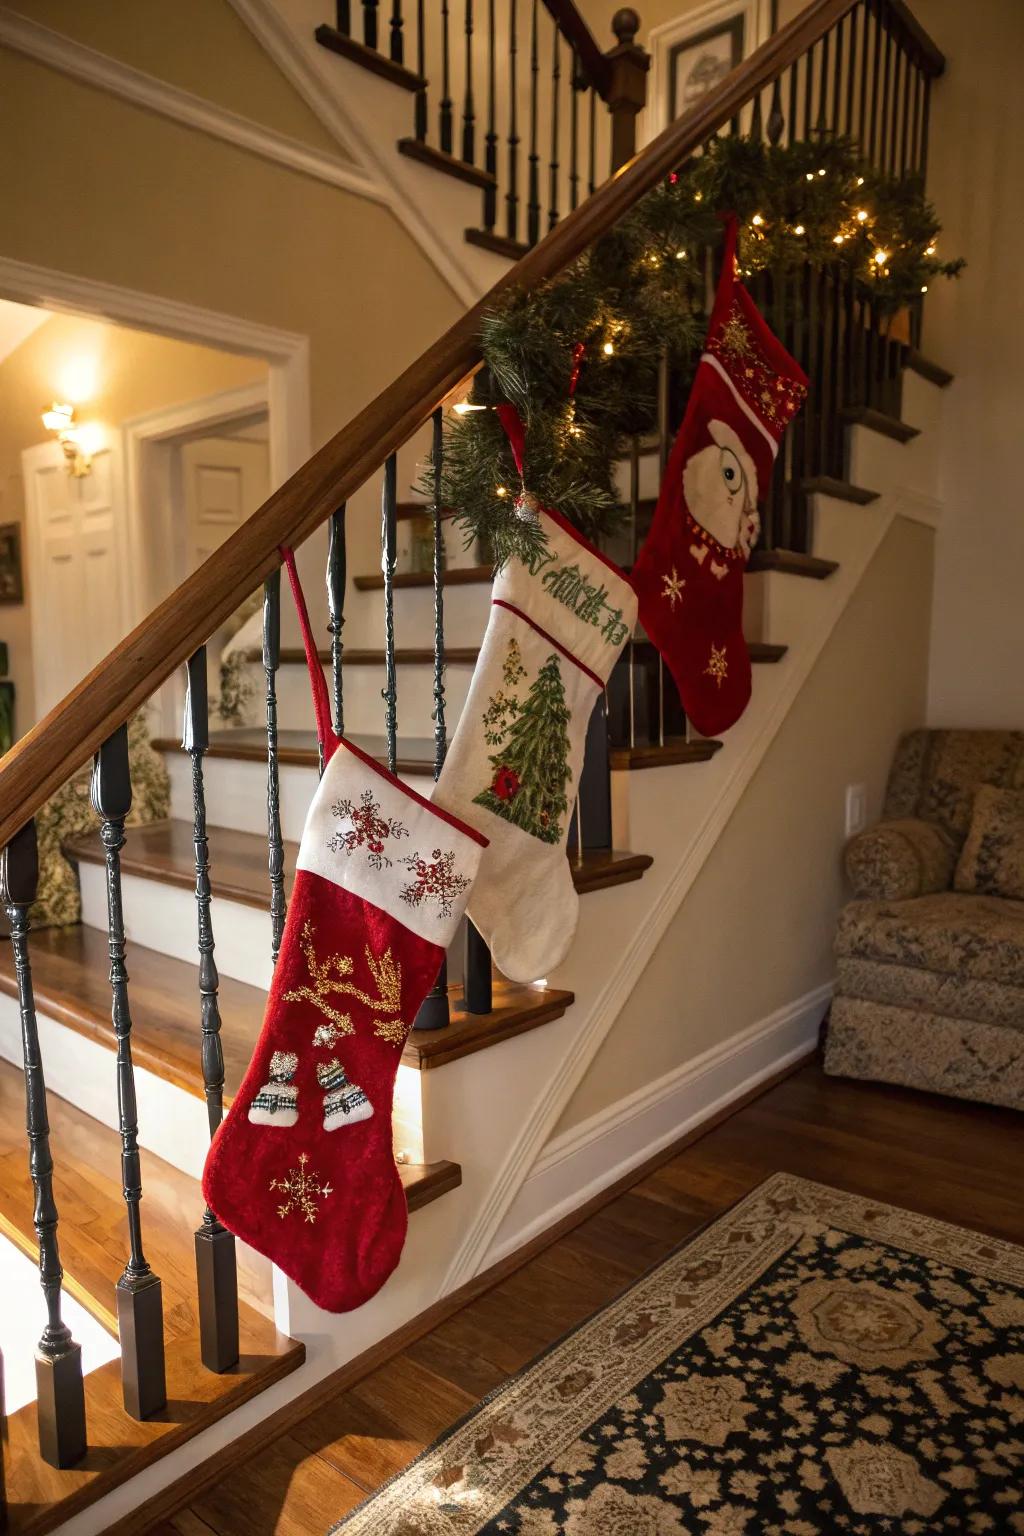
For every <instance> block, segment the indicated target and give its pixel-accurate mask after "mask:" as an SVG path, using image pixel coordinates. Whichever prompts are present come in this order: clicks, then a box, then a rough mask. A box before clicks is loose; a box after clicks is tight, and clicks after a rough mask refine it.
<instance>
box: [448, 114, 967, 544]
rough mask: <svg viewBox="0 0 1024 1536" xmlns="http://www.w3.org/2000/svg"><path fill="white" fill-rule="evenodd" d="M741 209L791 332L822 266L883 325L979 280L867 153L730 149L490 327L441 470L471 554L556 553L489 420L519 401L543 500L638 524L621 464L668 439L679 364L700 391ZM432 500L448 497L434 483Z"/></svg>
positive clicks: (635, 213) (592, 516) (530, 468)
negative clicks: (945, 288) (647, 439)
mask: <svg viewBox="0 0 1024 1536" xmlns="http://www.w3.org/2000/svg"><path fill="white" fill-rule="evenodd" d="M726 210H728V211H731V212H734V213H735V214H736V216H737V219H738V221H739V224H740V238H739V245H738V251H737V260H738V263H739V266H740V270H741V271H742V272H743V274H744V275H745V276H749V277H753V276H754V275H755V274H758V273H761V272H767V273H770V274H771V278H772V281H773V289H774V293H775V298H774V300H773V309H772V320H773V324H775V325H778V324H779V323H780V321H781V322H783V323H784V322H785V320H786V318H787V317H793V316H797V315H799V313H800V310H801V305H802V303H803V299H802V283H801V282H800V281H796V280H794V279H795V278H796V277H797V276H800V277H802V276H803V274H804V273H806V271H807V270H808V268H810V269H811V270H812V271H829V272H832V273H834V274H835V275H836V276H837V278H839V279H840V280H842V281H844V282H845V283H846V285H847V291H848V292H849V293H850V296H851V299H852V301H853V303H854V304H855V305H857V306H859V307H860V309H861V311H862V313H863V314H864V315H865V316H867V317H869V323H872V324H876V323H881V322H882V320H883V319H884V317H886V316H891V315H892V314H894V313H896V312H898V311H899V310H901V309H903V308H906V307H907V306H912V305H914V304H917V303H920V302H921V296H922V295H923V294H924V293H926V292H927V291H928V287H929V285H930V283H931V282H932V281H934V279H935V278H936V277H939V276H946V277H953V276H956V274H957V273H958V272H959V271H960V269H961V267H962V265H963V263H962V262H960V261H955V260H953V261H945V260H943V259H942V258H941V257H940V255H939V250H938V236H939V232H940V225H939V221H938V218H937V216H936V213H935V210H934V209H933V208H932V207H931V205H930V204H929V203H928V201H927V199H926V198H925V196H924V191H923V188H922V186H921V184H920V181H919V180H917V179H915V178H914V177H895V176H889V175H885V174H883V173H880V172H878V171H877V170H875V169H874V168H873V167H871V166H870V165H867V164H865V163H863V162H862V161H861V160H860V158H859V156H858V153H857V149H856V146H855V145H854V144H853V143H852V142H851V141H850V140H847V139H839V138H821V139H816V140H814V141H813V142H811V141H809V142H800V143H795V144H792V145H787V146H777V145H776V146H773V145H769V144H765V143H757V142H754V141H753V140H751V139H747V138H743V137H742V136H732V137H724V138H720V139H716V140H713V141H712V142H711V144H710V145H709V146H708V147H707V148H706V149H705V151H704V152H703V153H702V154H700V155H699V156H696V157H694V158H693V159H692V160H690V161H689V162H688V163H687V165H686V166H685V167H683V168H681V169H680V170H679V171H678V172H677V173H675V174H674V175H672V176H670V177H669V178H667V180H666V181H665V182H663V183H662V184H661V185H659V186H658V187H656V188H655V189H654V190H653V191H652V192H650V193H648V194H647V196H646V197H644V198H642V199H641V200H640V202H639V203H637V204H636V206H635V207H634V208H633V209H632V210H631V211H630V213H629V214H628V215H627V216H626V217H625V218H624V219H623V220H621V221H620V222H619V223H618V224H617V225H616V226H615V227H614V228H613V229H612V230H611V231H610V232H609V233H608V234H607V235H605V236H603V237H602V238H601V239H600V240H598V241H596V242H595V244H594V245H593V246H591V247H590V249H589V250H588V251H587V252H586V253H585V254H584V255H583V256H582V257H580V258H579V259H578V260H577V261H576V262H575V263H573V265H572V266H571V267H570V268H568V269H567V270H566V271H565V272H563V273H562V274H560V275H559V276H558V277H557V278H554V279H552V280H551V281H550V282H547V283H544V284H541V285H539V286H538V287H536V288H534V289H531V291H530V292H528V293H524V292H517V291H513V292H512V293H510V294H509V295H508V296H507V297H506V298H505V299H504V300H503V302H502V305H501V307H500V309H496V310H494V311H493V312H491V313H490V314H488V315H487V316H486V317H485V319H484V321H483V324H482V327H481V336H480V342H481V348H482V352H483V357H484V360H485V363H486V365H487V366H486V368H485V369H483V370H481V372H480V373H478V374H477V376H476V379H475V380H474V384H473V389H472V391H471V393H470V395H469V397H468V399H467V400H465V401H462V402H460V404H459V406H457V407H456V411H455V413H454V414H453V415H452V416H451V417H449V419H448V423H447V426H446V431H445V442H444V456H443V460H442V465H441V493H442V497H443V503H444V505H445V506H449V507H453V508H455V509H456V512H455V515H456V519H457V522H458V523H459V524H460V525H461V527H462V530H463V532H464V534H465V537H466V542H467V544H469V543H471V542H472V541H474V540H477V539H479V540H482V541H484V543H485V546H486V547H487V548H488V550H489V551H490V552H492V553H493V555H494V557H495V559H496V560H497V561H498V563H501V562H502V561H504V560H505V559H506V558H507V557H508V555H509V554H510V553H512V552H515V553H517V554H519V555H520V556H522V557H524V558H529V557H530V555H531V553H532V552H533V551H534V547H535V545H536V543H537V541H538V538H539V535H538V532H537V529H536V525H535V523H534V522H533V521H532V520H531V519H529V518H528V517H522V516H520V515H518V514H517V510H516V506H517V501H518V498H519V486H520V479H519V475H518V473H517V471H516V468H515V464H514V461H513V458H512V453H511V450H510V448H509V445H508V442H507V440H506V438H505V433H504V430H503V428H502V426H501V423H500V421H499V420H498V417H497V415H496V413H495V412H494V411H493V410H489V409H487V408H486V407H488V406H491V405H494V404H498V403H500V402H502V401H508V402H510V403H511V404H512V405H514V406H515V407H516V409H517V411H518V412H519V415H520V417H521V418H522V420H523V423H524V426H525V431H526V463H527V478H528V481H529V485H530V489H531V491H532V492H533V493H534V495H535V496H536V498H537V499H538V500H539V501H541V502H543V503H545V504H547V505H550V506H554V507H557V508H559V509H560V510H561V511H562V512H563V513H564V514H565V515H566V516H567V517H569V518H570V519H571V520H572V521H573V522H574V523H575V524H576V525H577V526H578V527H579V528H580V529H581V530H582V532H584V533H585V534H586V535H587V536H588V537H591V538H596V537H600V536H601V535H603V534H607V533H610V532H612V531H614V528H615V527H616V525H617V523H618V521H619V519H620V517H621V515H622V514H621V510H620V503H621V496H620V495H619V493H618V491H617V490H616V487H615V467H616V463H617V461H618V460H620V459H622V458H623V457H624V456H625V455H626V453H627V452H628V444H629V440H630V439H631V438H632V437H633V436H634V435H635V434H641V435H642V434H644V433H646V432H649V431H650V430H651V429H652V427H653V426H654V424H655V420H656V399H657V381H658V370H659V367H660V366H661V360H662V358H663V357H667V361H668V365H669V367H670V369H671V373H672V377H673V378H674V379H676V380H678V381H679V384H680V386H681V389H683V390H685V388H686V386H687V384H688V380H689V377H690V376H691V375H692V371H693V368H694V367H695V365H696V360H697V358H698V357H699V354H700V348H701V345H702V342H703V337H704V333H705V330H706V324H707V315H706V308H707V303H708V300H709V298H710V295H711V283H710V267H709V263H708V258H707V253H708V251H709V250H710V249H713V248H714V247H715V246H716V245H717V244H718V242H719V240H720V236H721V217H720V215H721V213H722V212H724V211H726ZM424 489H425V491H426V492H427V494H429V495H432V493H433V492H432V470H428V471H427V472H426V474H425V476H424Z"/></svg>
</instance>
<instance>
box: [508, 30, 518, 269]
mask: <svg viewBox="0 0 1024 1536" xmlns="http://www.w3.org/2000/svg"><path fill="white" fill-rule="evenodd" d="M516 12H517V0H510V7H509V21H508V25H509V33H508V191H507V192H506V193H505V233H506V234H507V235H508V238H509V239H510V240H518V238H519V131H518V130H519V85H518V79H517V74H518V62H519V43H518V35H517V32H516Z"/></svg>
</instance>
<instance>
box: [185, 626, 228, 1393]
mask: <svg viewBox="0 0 1024 1536" xmlns="http://www.w3.org/2000/svg"><path fill="white" fill-rule="evenodd" d="M185 671H186V676H187V679H188V686H187V690H186V693H185V725H184V730H183V733H182V741H181V745H182V747H183V748H184V750H185V751H186V752H187V753H188V754H189V756H190V757H191V759H192V843H193V847H194V849H195V862H196V922H197V927H198V936H197V947H198V949H199V997H200V1005H199V1006H200V1023H201V1028H202V1032H203V1039H202V1067H203V1092H204V1093H205V1095H206V1113H207V1118H208V1120H209V1125H210V1135H211V1137H212V1136H213V1133H214V1131H216V1129H217V1127H218V1126H219V1125H220V1122H221V1120H222V1119H223V1117H224V1051H223V1048H222V1046H221V1039H220V1001H219V997H218V993H219V990H220V977H219V976H218V974H217V962H216V960H215V959H214V957H213V951H214V941H213V918H212V916H211V913H210V899H211V895H212V892H211V890H210V845H209V842H208V841H207V836H206V788H205V785H204V783H203V756H204V754H205V752H206V750H207V748H208V747H209V745H210V725H209V713H208V709H207V697H206V647H205V645H204V646H202V647H201V648H200V649H199V650H198V651H197V652H196V653H195V655H194V656H193V657H192V658H191V660H190V661H188V662H187V663H186V666H185ZM195 1246H196V1281H197V1284H198V1288H199V1352H200V1356H201V1358H202V1362H203V1364H204V1365H205V1366H206V1368H207V1370H209V1371H218V1372H219V1371H226V1370H229V1369H230V1367H231V1366H233V1365H235V1364H237V1361H238V1272H237V1266H236V1262H235V1239H234V1237H233V1236H232V1235H231V1233H230V1232H229V1231H228V1230H227V1228H226V1227H223V1226H221V1224H220V1222H219V1221H218V1220H217V1218H216V1216H215V1215H214V1214H213V1212H212V1211H211V1210H210V1207H209V1206H207V1207H206V1209H205V1211H204V1212H203V1223H202V1226H201V1227H200V1228H199V1230H198V1231H197V1232H196V1234H195Z"/></svg>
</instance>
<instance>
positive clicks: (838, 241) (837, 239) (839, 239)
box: [832, 235, 846, 245]
mask: <svg viewBox="0 0 1024 1536" xmlns="http://www.w3.org/2000/svg"><path fill="white" fill-rule="evenodd" d="M845 239H846V236H845V235H833V236H832V244H833V245H842V243H843V241H844V240H845Z"/></svg>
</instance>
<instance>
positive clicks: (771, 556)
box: [747, 549, 839, 581]
mask: <svg viewBox="0 0 1024 1536" xmlns="http://www.w3.org/2000/svg"><path fill="white" fill-rule="evenodd" d="M838 569H839V562H838V560H821V559H819V558H818V556H817V555H801V554H798V553H797V552H796V550H794V549H755V550H754V553H753V554H752V555H751V557H750V563H749V564H748V566H747V570H748V572H750V574H751V575H754V576H756V575H757V573H758V572H759V571H784V572H785V574H786V575H787V576H809V577H810V578H811V580H812V581H824V579H825V577H826V576H831V575H832V572H833V571H838Z"/></svg>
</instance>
